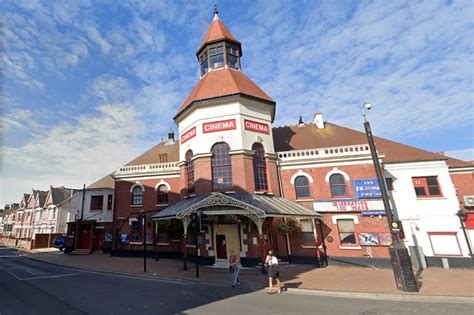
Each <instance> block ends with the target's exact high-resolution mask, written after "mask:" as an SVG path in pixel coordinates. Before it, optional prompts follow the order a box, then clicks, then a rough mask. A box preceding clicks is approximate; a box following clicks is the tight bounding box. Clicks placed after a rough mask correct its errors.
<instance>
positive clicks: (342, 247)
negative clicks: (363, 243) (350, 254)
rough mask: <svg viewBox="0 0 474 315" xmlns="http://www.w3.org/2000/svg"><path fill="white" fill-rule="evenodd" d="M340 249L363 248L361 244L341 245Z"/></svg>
mask: <svg viewBox="0 0 474 315" xmlns="http://www.w3.org/2000/svg"><path fill="white" fill-rule="evenodd" d="M339 248H340V249H362V247H360V246H341V245H339Z"/></svg>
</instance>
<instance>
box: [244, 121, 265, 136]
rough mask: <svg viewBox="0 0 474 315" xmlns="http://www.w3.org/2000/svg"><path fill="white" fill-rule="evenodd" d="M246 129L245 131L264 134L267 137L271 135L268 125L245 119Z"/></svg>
mask: <svg viewBox="0 0 474 315" xmlns="http://www.w3.org/2000/svg"><path fill="white" fill-rule="evenodd" d="M244 128H245V130H250V131H254V132H259V133H264V134H267V135H269V134H270V126H269V125H268V124H262V123H260V122H258V121H253V120H249V119H244Z"/></svg>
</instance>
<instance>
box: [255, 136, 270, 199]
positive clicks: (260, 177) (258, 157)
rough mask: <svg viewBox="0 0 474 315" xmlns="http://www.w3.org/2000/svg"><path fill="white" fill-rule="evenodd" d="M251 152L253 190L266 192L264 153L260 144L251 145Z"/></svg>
mask: <svg viewBox="0 0 474 315" xmlns="http://www.w3.org/2000/svg"><path fill="white" fill-rule="evenodd" d="M252 151H253V176H254V179H255V190H268V184H267V165H266V163H265V151H264V149H263V146H262V145H261V144H260V143H254V144H253V145H252Z"/></svg>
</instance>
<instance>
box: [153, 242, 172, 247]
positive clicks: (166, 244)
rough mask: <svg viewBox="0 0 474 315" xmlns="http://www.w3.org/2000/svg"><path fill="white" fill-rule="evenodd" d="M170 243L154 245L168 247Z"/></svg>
mask: <svg viewBox="0 0 474 315" xmlns="http://www.w3.org/2000/svg"><path fill="white" fill-rule="evenodd" d="M169 244H170V243H169V242H168V243H156V245H160V246H168V245H169Z"/></svg>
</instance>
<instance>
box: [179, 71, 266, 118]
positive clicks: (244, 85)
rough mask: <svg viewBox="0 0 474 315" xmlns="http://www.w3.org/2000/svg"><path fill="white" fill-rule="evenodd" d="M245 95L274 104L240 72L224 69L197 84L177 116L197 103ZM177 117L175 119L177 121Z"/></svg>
mask: <svg viewBox="0 0 474 315" xmlns="http://www.w3.org/2000/svg"><path fill="white" fill-rule="evenodd" d="M235 94H244V95H248V96H253V97H256V98H259V99H262V100H265V101H269V102H272V103H274V101H273V99H272V98H271V97H270V96H268V95H267V93H265V92H264V91H263V90H262V89H261V88H259V87H258V86H257V84H255V83H254V82H252V80H250V79H249V78H248V77H247V76H246V75H245V74H243V73H242V72H240V71H239V70H235V69H231V68H224V69H218V70H214V71H211V72H209V73H207V74H206V75H205V76H204V77H202V78H201V79H200V80H199V82H198V83H197V84H196V86H195V87H194V89H193V90H192V92H191V93H190V94H189V96H188V98H187V99H186V100H185V101H184V103H183V105H181V107H180V108H179V110H178V112H177V113H176V116H178V115H179V114H181V112H183V111H184V110H185V109H186V108H187V107H189V105H191V104H192V103H193V102H196V101H202V100H207V99H212V98H216V97H222V96H228V95H235ZM176 116H175V119H176Z"/></svg>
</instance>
